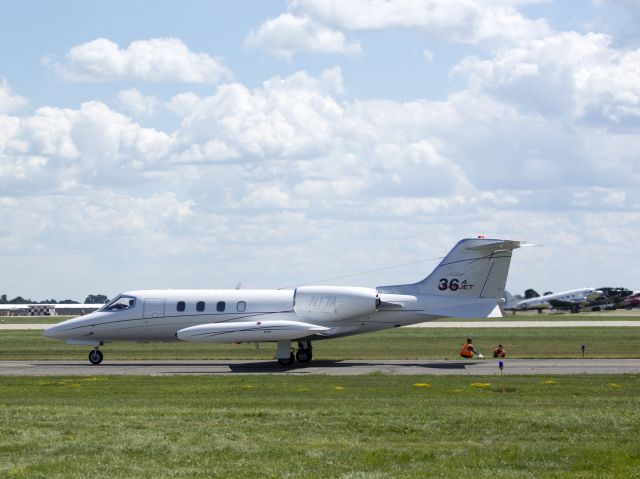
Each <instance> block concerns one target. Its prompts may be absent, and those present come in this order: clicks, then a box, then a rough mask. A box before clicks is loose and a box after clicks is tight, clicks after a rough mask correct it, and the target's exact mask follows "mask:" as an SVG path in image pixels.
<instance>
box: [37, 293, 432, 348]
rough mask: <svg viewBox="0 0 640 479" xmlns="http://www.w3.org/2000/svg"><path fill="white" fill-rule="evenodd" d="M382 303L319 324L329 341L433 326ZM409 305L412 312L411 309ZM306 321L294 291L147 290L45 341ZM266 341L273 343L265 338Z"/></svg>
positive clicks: (170, 336)
mask: <svg viewBox="0 0 640 479" xmlns="http://www.w3.org/2000/svg"><path fill="white" fill-rule="evenodd" d="M416 302H417V301H416V298H413V301H412V302H411V303H410V304H409V303H407V304H406V305H403V304H402V303H397V302H396V303H394V304H381V305H380V307H379V308H377V309H375V310H373V311H371V313H369V314H364V315H360V316H355V317H352V318H347V319H344V318H342V319H336V320H332V319H331V316H330V315H328V316H327V317H326V319H324V320H322V321H320V322H318V321H316V322H317V323H321V325H322V326H324V327H326V328H328V330H327V331H326V332H324V333H323V334H322V335H321V336H317V337H316V336H314V337H313V339H326V338H333V337H338V336H346V335H350V334H356V333H362V332H367V331H377V330H381V329H387V328H392V327H396V326H404V325H408V324H413V323H417V322H423V321H428V320H431V319H434V318H436V317H438V316H431V315H428V314H427V315H425V313H424V312H423V311H422V308H420V307H418V306H419V305H417V304H416ZM407 306H408V307H407ZM280 320H285V321H293V322H296V321H303V318H301V316H300V315H299V314H298V313H296V311H295V310H294V290H242V289H233V290H144V291H131V292H127V293H123V294H121V295H119V296H118V297H117V298H116V299H114V300H113V301H111V302H110V303H109V304H107V305H105V306H104V307H103V308H101V309H100V310H98V311H96V312H94V313H90V314H87V315H85V316H81V317H79V318H74V319H69V320H67V321H63V322H61V323H59V324H56V325H54V326H51V327H50V328H48V329H47V330H46V331H45V333H44V334H45V336H47V337H52V338H57V339H64V340H67V341H69V342H75V343H76V344H87V345H89V344H99V343H102V342H109V341H118V340H127V341H175V340H177V339H178V338H177V332H178V331H180V330H183V329H185V328H188V327H192V326H198V325H203V324H212V323H233V322H238V323H241V322H242V323H246V322H248V321H255V322H256V323H258V322H261V321H265V322H266V321H280ZM265 340H267V341H268V340H269V339H268V337H265Z"/></svg>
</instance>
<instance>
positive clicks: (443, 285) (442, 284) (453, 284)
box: [438, 278, 473, 291]
mask: <svg viewBox="0 0 640 479" xmlns="http://www.w3.org/2000/svg"><path fill="white" fill-rule="evenodd" d="M471 288H473V285H472V284H467V280H464V281H463V282H462V283H460V280H459V279H457V278H453V279H452V280H448V279H447V278H442V279H441V280H440V281H439V282H438V289H439V290H440V291H446V290H447V289H448V290H450V291H458V290H459V289H471Z"/></svg>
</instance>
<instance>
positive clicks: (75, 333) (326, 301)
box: [44, 237, 524, 366]
mask: <svg viewBox="0 0 640 479" xmlns="http://www.w3.org/2000/svg"><path fill="white" fill-rule="evenodd" d="M521 245H524V244H523V243H521V242H520V241H512V240H502V239H487V238H483V237H479V238H473V239H463V240H461V241H460V242H458V243H457V244H456V245H455V246H454V247H453V249H452V250H451V251H450V252H449V253H448V254H447V256H446V257H445V258H444V259H443V260H442V261H441V262H440V264H439V265H438V266H437V267H436V268H435V269H434V270H433V272H432V273H431V274H430V275H429V276H427V277H426V278H425V279H423V280H422V281H419V282H417V283H412V284H400V285H393V286H378V287H377V288H375V289H374V288H363V287H347V286H300V287H298V288H295V289H290V290H243V289H231V290H223V289H220V290H192V289H188V290H178V289H175V290H171V289H169V290H144V291H130V292H127V293H123V294H121V295H119V296H117V297H116V298H115V299H113V300H112V301H110V302H109V303H108V304H106V305H105V306H103V307H102V308H101V309H100V310H98V311H96V312H93V313H90V314H87V315H85V316H81V317H78V318H74V319H69V320H67V321H63V322H61V323H58V324H56V325H53V326H51V327H49V328H47V329H46V330H45V331H44V335H45V336H46V337H49V338H57V339H63V340H65V342H66V343H68V344H75V345H82V346H90V347H93V349H92V350H91V352H90V353H89V361H90V362H91V363H92V364H100V363H101V362H102V359H103V353H102V351H101V350H100V347H101V346H102V345H103V344H105V343H108V342H111V341H140V342H148V341H176V340H180V341H191V342H198V343H243V342H249V343H260V342H275V343H277V348H276V354H275V358H276V359H277V360H278V362H279V363H280V364H282V365H285V366H286V365H291V364H293V363H294V362H295V361H298V362H299V363H308V362H309V361H311V359H312V346H311V344H312V341H316V340H321V339H330V338H337V337H341V336H349V335H354V334H360V333H366V332H371V331H380V330H383V329H389V328H396V327H400V326H407V325H411V324H417V323H422V322H425V321H432V320H434V319H438V318H443V317H457V318H480V317H500V316H501V312H500V305H501V304H502V303H504V299H503V297H504V288H505V283H506V281H507V274H508V272H509V264H510V262H511V254H512V251H513V250H514V249H516V248H518V247H520V246H521ZM292 341H295V342H297V348H295V349H294V348H292V347H291V344H292Z"/></svg>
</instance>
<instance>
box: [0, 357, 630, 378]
mask: <svg viewBox="0 0 640 479" xmlns="http://www.w3.org/2000/svg"><path fill="white" fill-rule="evenodd" d="M504 364H505V366H504V373H505V374H511V375H515V374H523V375H531V374H541V375H548V376H558V375H566V374H638V373H640V359H507V360H504ZM371 373H383V374H392V375H410V374H427V375H497V374H498V373H499V369H498V361H497V360H493V359H491V360H488V359H485V360H469V361H463V360H460V361H458V360H455V361H447V360H402V361H398V360H357V361H356V360H344V361H313V362H312V363H310V364H308V365H303V366H297V365H295V366H293V367H283V366H280V365H279V364H277V363H276V361H162V360H160V361H106V360H105V362H103V363H102V364H101V365H99V366H92V365H91V364H89V363H88V362H87V361H0V376H107V375H117V376H121V375H140V376H173V375H201V376H220V375H234V374H277V375H311V374H320V375H329V376H352V375H362V374H371Z"/></svg>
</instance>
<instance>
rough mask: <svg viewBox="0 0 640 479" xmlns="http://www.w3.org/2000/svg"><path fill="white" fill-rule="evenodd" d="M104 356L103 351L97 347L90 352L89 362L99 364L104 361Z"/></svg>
mask: <svg viewBox="0 0 640 479" xmlns="http://www.w3.org/2000/svg"><path fill="white" fill-rule="evenodd" d="M103 357H104V356H103V355H102V351H100V349H99V348H97V347H96V348H95V349H94V350H93V351H91V352H90V353H89V362H90V363H91V364H95V365H96V366H97V365H98V364H100V363H101V362H102V359H103Z"/></svg>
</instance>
